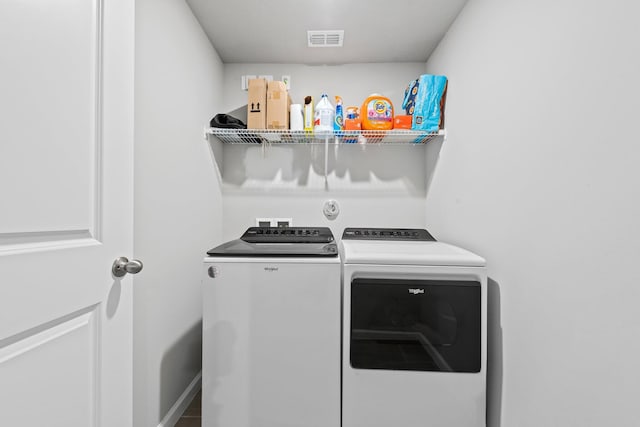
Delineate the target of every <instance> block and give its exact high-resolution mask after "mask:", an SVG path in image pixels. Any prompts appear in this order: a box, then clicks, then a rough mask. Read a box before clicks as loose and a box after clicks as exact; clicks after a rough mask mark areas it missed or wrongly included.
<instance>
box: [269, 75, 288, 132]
mask: <svg viewBox="0 0 640 427" xmlns="http://www.w3.org/2000/svg"><path fill="white" fill-rule="evenodd" d="M290 108H291V98H290V97H289V92H288V91H287V85H286V84H285V83H284V82H279V81H270V82H267V129H289V110H290Z"/></svg>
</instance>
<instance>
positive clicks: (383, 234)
mask: <svg viewBox="0 0 640 427" xmlns="http://www.w3.org/2000/svg"><path fill="white" fill-rule="evenodd" d="M342 240H401V241H413V242H435V241H436V239H435V238H434V237H433V236H432V235H431V233H429V232H428V231H427V230H425V229H423V228H345V229H344V232H343V233H342Z"/></svg>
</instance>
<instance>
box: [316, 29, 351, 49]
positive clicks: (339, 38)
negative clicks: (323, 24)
mask: <svg viewBox="0 0 640 427" xmlns="http://www.w3.org/2000/svg"><path fill="white" fill-rule="evenodd" d="M307 41H308V42H309V47H342V42H343V41H344V30H322V31H307Z"/></svg>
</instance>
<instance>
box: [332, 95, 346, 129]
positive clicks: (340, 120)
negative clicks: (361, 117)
mask: <svg viewBox="0 0 640 427" xmlns="http://www.w3.org/2000/svg"><path fill="white" fill-rule="evenodd" d="M343 130H344V113H343V112H342V98H340V97H339V96H336V115H335V118H334V120H333V133H335V134H336V135H340V134H342V131H343Z"/></svg>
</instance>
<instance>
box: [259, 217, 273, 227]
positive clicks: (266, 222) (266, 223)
mask: <svg viewBox="0 0 640 427" xmlns="http://www.w3.org/2000/svg"><path fill="white" fill-rule="evenodd" d="M271 221H272V219H271V218H256V227H271Z"/></svg>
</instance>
